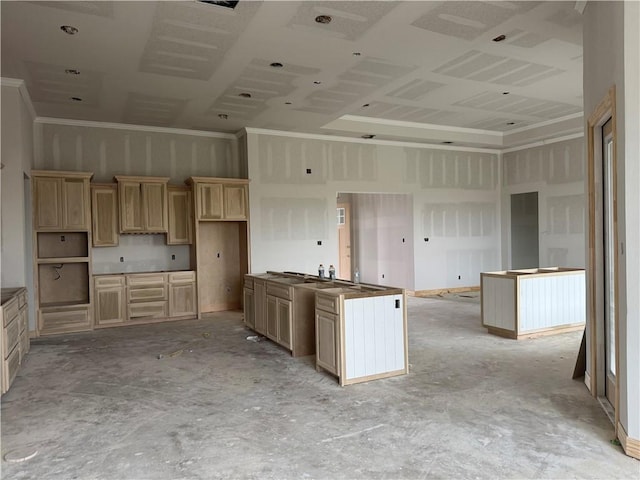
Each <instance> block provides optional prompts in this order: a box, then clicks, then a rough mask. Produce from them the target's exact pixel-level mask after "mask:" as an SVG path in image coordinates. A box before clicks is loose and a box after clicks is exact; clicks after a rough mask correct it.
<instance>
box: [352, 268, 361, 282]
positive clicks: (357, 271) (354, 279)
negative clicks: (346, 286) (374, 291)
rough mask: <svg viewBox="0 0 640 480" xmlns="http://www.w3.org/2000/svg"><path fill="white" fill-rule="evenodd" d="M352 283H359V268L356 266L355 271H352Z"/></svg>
mask: <svg viewBox="0 0 640 480" xmlns="http://www.w3.org/2000/svg"><path fill="white" fill-rule="evenodd" d="M353 283H360V270H358V267H356V271H355V272H353Z"/></svg>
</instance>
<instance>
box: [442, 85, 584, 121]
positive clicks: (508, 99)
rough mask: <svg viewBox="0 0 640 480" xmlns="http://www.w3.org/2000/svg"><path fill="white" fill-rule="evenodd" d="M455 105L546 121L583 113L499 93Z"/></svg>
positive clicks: (576, 108)
mask: <svg viewBox="0 0 640 480" xmlns="http://www.w3.org/2000/svg"><path fill="white" fill-rule="evenodd" d="M454 105H457V106H460V107H468V108H476V109H479V110H489V111H495V112H506V113H512V114H515V115H524V116H529V117H536V118H541V119H545V120H552V119H555V118H559V117H563V116H566V115H571V114H574V113H579V112H581V111H582V108H581V107H580V106H576V105H570V104H568V103H562V102H552V101H548V100H539V99H536V98H530V97H525V96H522V95H513V94H512V95H503V94H502V93H498V92H484V93H481V94H478V95H474V96H473V97H471V98H468V99H466V100H462V101H460V102H456V103H455V104H454Z"/></svg>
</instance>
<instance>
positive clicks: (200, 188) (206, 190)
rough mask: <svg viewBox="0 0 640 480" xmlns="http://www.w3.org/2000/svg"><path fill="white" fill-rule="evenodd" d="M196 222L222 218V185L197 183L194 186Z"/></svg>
mask: <svg viewBox="0 0 640 480" xmlns="http://www.w3.org/2000/svg"><path fill="white" fill-rule="evenodd" d="M196 195H197V197H198V198H197V202H196V203H197V204H198V220H220V219H221V218H222V213H223V212H222V185H221V184H216V183H198V184H197V185H196Z"/></svg>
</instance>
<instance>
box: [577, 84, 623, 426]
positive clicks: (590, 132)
mask: <svg viewBox="0 0 640 480" xmlns="http://www.w3.org/2000/svg"><path fill="white" fill-rule="evenodd" d="M609 119H611V123H612V125H611V126H612V136H613V158H612V160H611V170H612V177H613V178H612V179H611V180H612V187H613V188H612V197H613V243H614V245H615V249H614V255H613V264H612V265H611V268H613V278H614V286H613V288H614V299H615V310H614V311H615V317H616V323H615V329H614V334H615V342H614V343H615V349H616V354H615V369H616V391H615V402H614V405H613V408H614V412H615V419H614V428H615V432H616V437H617V435H618V423H619V420H620V418H619V410H620V408H619V406H620V387H619V384H618V383H619V382H618V379H619V378H620V377H622V375H623V372H620V348H619V339H620V334H619V328H620V315H619V313H620V311H619V310H620V305H619V300H618V299H619V285H618V284H619V279H618V272H619V269H618V178H617V177H618V165H617V130H616V87H615V85H613V86H612V87H611V88H610V89H609V91H608V92H607V94H606V95H605V97H604V98H603V99H602V100H601V101H600V103H599V104H598V105H597V106H596V108H595V109H594V111H593V113H592V114H591V116H590V117H589V119H588V121H587V137H588V143H587V156H588V165H587V166H588V192H589V193H588V195H589V230H588V235H589V238H588V243H589V250H588V252H589V254H588V259H587V272H588V282H587V288H588V291H587V293H588V296H587V298H588V300H587V302H588V305H587V308H588V314H589V319H590V320H591V321H590V322H589V327H590V328H589V329H590V332H589V336H590V345H591V362H590V367H591V368H590V370H591V376H590V378H588V377H585V383H587V386H588V387H589V390H590V391H591V394H592V395H593V396H594V397H596V396H603V395H604V393H605V390H604V389H605V382H606V381H607V372H606V367H605V360H606V358H605V350H604V271H603V264H604V260H603V258H604V257H603V255H605V252H604V247H603V239H602V235H599V234H598V233H600V234H602V233H603V232H602V228H603V226H602V220H603V219H602V215H603V212H602V211H601V210H602V200H603V191H604V187H603V185H602V177H603V173H602V170H603V168H602V161H603V155H602V146H603V138H602V126H603V125H604V124H605V123H606V122H607V121H608V120H609ZM599 258H600V261H598V259H599Z"/></svg>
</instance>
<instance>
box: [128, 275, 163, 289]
mask: <svg viewBox="0 0 640 480" xmlns="http://www.w3.org/2000/svg"><path fill="white" fill-rule="evenodd" d="M164 283H165V275H164V273H150V274H136V275H127V285H129V286H130V287H153V286H156V285H164Z"/></svg>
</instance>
